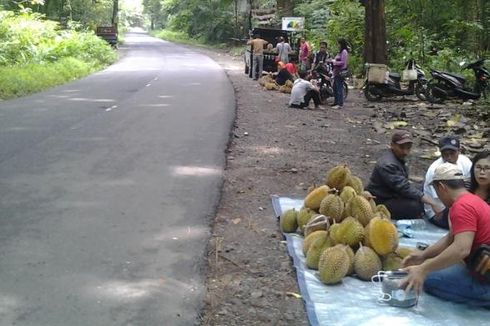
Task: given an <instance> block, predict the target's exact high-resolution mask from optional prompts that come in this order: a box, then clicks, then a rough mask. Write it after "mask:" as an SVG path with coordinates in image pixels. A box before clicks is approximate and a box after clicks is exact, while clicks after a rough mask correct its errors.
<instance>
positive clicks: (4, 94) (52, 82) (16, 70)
mask: <svg viewBox="0 0 490 326" xmlns="http://www.w3.org/2000/svg"><path fill="white" fill-rule="evenodd" d="M101 67H102V66H101V65H93V64H89V63H86V62H84V61H81V60H79V59H75V58H62V59H60V60H58V61H56V62H54V63H44V64H42V65H41V64H27V65H24V66H10V67H0V98H1V99H9V98H14V97H20V96H25V95H29V94H32V93H35V92H39V91H42V90H44V89H47V88H51V87H53V86H57V85H61V84H64V83H66V82H69V81H72V80H75V79H78V78H81V77H84V76H87V75H89V74H90V73H92V72H94V71H96V70H98V69H100V68H101Z"/></svg>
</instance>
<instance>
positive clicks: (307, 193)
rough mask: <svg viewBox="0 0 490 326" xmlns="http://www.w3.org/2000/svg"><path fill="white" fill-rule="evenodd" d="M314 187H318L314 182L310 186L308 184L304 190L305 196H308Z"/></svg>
mask: <svg viewBox="0 0 490 326" xmlns="http://www.w3.org/2000/svg"><path fill="white" fill-rule="evenodd" d="M316 188H318V187H317V186H316V184H315V183H313V184H312V185H311V186H309V187H308V189H307V190H306V196H308V195H309V194H310V193H311V192H312V191H313V190H315V189H316Z"/></svg>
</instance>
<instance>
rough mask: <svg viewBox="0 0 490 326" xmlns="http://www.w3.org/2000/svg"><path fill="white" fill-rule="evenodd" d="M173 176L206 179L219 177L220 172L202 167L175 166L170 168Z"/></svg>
mask: <svg viewBox="0 0 490 326" xmlns="http://www.w3.org/2000/svg"><path fill="white" fill-rule="evenodd" d="M172 169H173V171H172V172H173V174H174V175H178V176H195V177H206V176H212V175H221V174H222V172H223V171H222V170H221V169H220V168H217V167H211V166H210V167H204V166H175V167H173V168H172Z"/></svg>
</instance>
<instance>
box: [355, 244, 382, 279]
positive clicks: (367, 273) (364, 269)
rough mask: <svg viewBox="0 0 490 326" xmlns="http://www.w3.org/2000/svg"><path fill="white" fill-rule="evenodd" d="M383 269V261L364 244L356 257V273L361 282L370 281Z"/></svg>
mask: <svg viewBox="0 0 490 326" xmlns="http://www.w3.org/2000/svg"><path fill="white" fill-rule="evenodd" d="M381 268H382V264H381V259H379V257H378V255H377V254H376V252H375V251H374V250H373V249H371V248H369V247H364V246H363V245H362V244H361V245H360V248H359V249H358V250H357V252H356V254H355V256H354V272H355V273H356V274H357V277H359V278H360V279H361V280H365V281H370V280H371V277H372V276H373V275H376V274H377V273H378V272H379V271H380V270H381Z"/></svg>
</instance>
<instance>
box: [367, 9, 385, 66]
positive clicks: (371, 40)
mask: <svg viewBox="0 0 490 326" xmlns="http://www.w3.org/2000/svg"><path fill="white" fill-rule="evenodd" d="M365 7H366V11H365V31H364V62H370V63H384V64H386V62H387V57H386V27H385V4H384V0H367V1H365Z"/></svg>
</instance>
